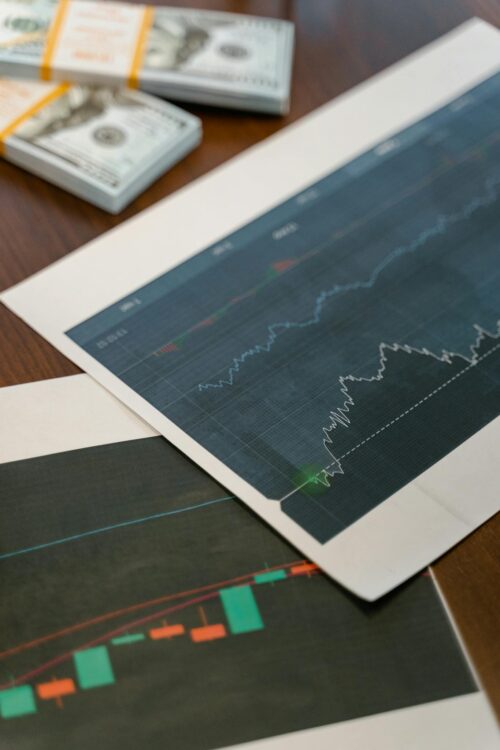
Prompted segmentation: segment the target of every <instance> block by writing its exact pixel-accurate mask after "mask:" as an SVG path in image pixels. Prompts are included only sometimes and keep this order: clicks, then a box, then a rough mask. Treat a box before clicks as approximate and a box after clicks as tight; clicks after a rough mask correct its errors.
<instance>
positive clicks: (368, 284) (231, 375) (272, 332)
mask: <svg viewBox="0 0 500 750" xmlns="http://www.w3.org/2000/svg"><path fill="white" fill-rule="evenodd" d="M499 181H500V180H499V179H498V178H493V177H490V178H489V179H488V180H486V182H485V188H486V195H483V196H477V197H475V198H473V199H472V200H471V201H470V202H469V203H467V204H466V205H465V206H464V207H463V208H462V209H461V210H460V211H457V212H456V213H453V214H440V215H439V216H438V217H437V219H436V221H435V223H434V224H433V225H432V226H431V227H428V228H427V229H424V230H423V231H422V232H421V233H420V234H419V235H418V237H416V238H415V239H414V240H413V241H412V242H410V243H409V244H408V245H400V246H399V247H396V248H394V250H392V251H391V252H390V253H389V254H388V255H386V256H385V258H383V259H382V260H381V261H380V263H378V265H376V266H375V268H374V269H373V271H372V273H371V274H370V276H369V277H368V279H366V280H365V281H353V282H351V283H349V284H335V285H334V286H333V287H331V288H330V289H326V290H324V291H322V292H320V294H319V295H318V297H317V298H316V302H315V305H314V312H313V315H312V316H311V317H310V318H309V319H308V320H304V321H302V322H290V321H286V322H281V323H272V324H271V325H270V326H268V329H267V330H268V338H267V341H266V343H265V344H256V345H255V346H253V347H252V348H251V349H248V350H247V351H246V352H243V354H241V355H240V356H239V357H235V358H234V359H233V364H232V365H231V366H230V367H229V369H228V375H227V378H221V379H220V380H218V381H217V382H215V383H200V384H199V385H198V390H199V391H205V390H209V389H210V388H223V387H224V386H226V385H228V386H231V385H233V384H234V381H235V377H236V375H237V374H238V373H239V371H240V369H241V367H242V365H244V363H245V362H246V360H247V359H249V358H250V357H254V356H255V355H256V354H267V353H269V352H270V351H271V349H272V347H273V345H274V343H275V341H276V339H277V338H278V336H279V335H280V334H281V333H283V331H286V330H290V329H292V328H293V329H300V328H308V327H309V326H313V325H317V324H318V323H319V322H320V320H321V315H322V312H323V308H324V306H325V303H326V302H327V300H329V299H330V298H331V297H334V296H335V295H337V294H340V293H342V292H353V291H358V290H360V289H371V288H372V287H373V286H374V284H375V283H376V281H377V280H378V278H379V276H380V275H381V273H382V272H383V271H385V269H386V268H387V267H388V266H389V265H391V264H392V263H393V262H394V261H395V260H397V259H398V258H400V257H401V256H403V255H409V254H410V253H413V252H415V251H416V250H418V249H419V248H420V247H422V245H425V243H426V242H427V241H428V240H429V239H430V238H431V237H435V236H437V235H439V234H444V233H445V232H446V230H447V229H448V227H449V226H450V225H452V224H456V223H457V222H458V221H463V220H464V219H468V218H469V217H470V216H471V214H473V213H474V212H475V211H477V210H478V208H481V207H482V206H487V205H490V204H491V203H493V202H494V201H495V200H496V198H497V191H496V186H497V185H498V184H499Z"/></svg>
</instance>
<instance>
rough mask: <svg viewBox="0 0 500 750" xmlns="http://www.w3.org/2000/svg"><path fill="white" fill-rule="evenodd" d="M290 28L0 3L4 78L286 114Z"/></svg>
mask: <svg viewBox="0 0 500 750" xmlns="http://www.w3.org/2000/svg"><path fill="white" fill-rule="evenodd" d="M293 40H294V26H293V24H292V23H290V22H289V21H282V20H276V19H272V18H260V17H256V16H248V15H242V14H234V13H219V12H213V11H203V10H192V9H191V10H189V9H184V8H169V7H161V6H160V7H152V6H147V5H136V4H129V3H122V2H107V1H106V0H97V2H96V1H95V0H0V71H1V73H2V75H5V76H15V77H21V78H30V79H31V78H42V79H43V80H58V81H65V80H71V81H74V82H78V83H98V84H104V85H114V86H122V85H128V86H130V87H138V88H141V89H142V90H144V91H148V92H150V93H153V94H158V95H160V96H164V97H166V98H172V99H180V100H184V101H190V102H199V103H202V104H214V105H218V106H226V107H234V108H237V109H249V110H259V111H263V112H269V113H284V112H286V111H287V110H288V106H289V94H290V76H291V68H292V57H293Z"/></svg>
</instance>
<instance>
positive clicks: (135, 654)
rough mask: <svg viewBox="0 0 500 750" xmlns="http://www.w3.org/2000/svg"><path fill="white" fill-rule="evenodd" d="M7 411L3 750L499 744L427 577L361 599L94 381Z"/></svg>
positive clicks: (24, 399) (0, 658)
mask: <svg viewBox="0 0 500 750" xmlns="http://www.w3.org/2000/svg"><path fill="white" fill-rule="evenodd" d="M49 407H50V408H49ZM69 414H71V415H73V420H72V421H70V420H69V419H68V415H69ZM0 415H1V418H2V419H1V421H2V424H3V425H4V424H8V425H9V429H10V427H12V428H14V429H15V431H14V433H13V434H11V439H10V440H9V444H8V445H7V444H6V443H5V444H4V443H2V445H1V446H0V483H1V486H2V506H1V508H0V515H1V523H0V528H1V533H0V570H1V576H0V580H1V587H2V604H3V606H2V609H1V613H0V624H1V626H0V634H1V635H0V674H1V677H0V736H1V737H2V746H5V747H18V746H19V747H23V748H25V750H42V749H43V750H45V748H47V747H61V746H63V745H65V744H66V743H67V741H68V737H70V738H71V747H72V748H74V750H88V748H89V747H92V746H95V747H100V745H101V743H102V737H103V736H106V747H107V748H109V750H113V748H120V750H136V748H142V747H147V748H149V749H150V750H160V749H161V750H163V748H165V747H166V746H173V747H175V748H176V750H212V749H214V750H215V748H221V747H233V748H236V747H238V748H251V749H252V750H260V748H262V749H263V750H264V748H271V749H272V750H290V748H295V747H297V748H303V747H304V746H305V745H307V747H310V748H314V749H315V750H326V749H327V748H331V747H332V746H333V745H335V746H337V745H339V746H342V748H348V749H349V748H356V750H359V748H361V747H367V746H369V747H371V748H374V749H375V750H377V749H378V748H380V749H382V748H383V749H384V750H400V748H401V747H408V746H410V745H411V744H412V743H414V741H415V738H416V737H418V743H419V747H425V748H428V749H429V750H448V748H449V747H450V745H451V746H452V747H453V748H456V750H470V748H471V747H474V748H476V747H480V748H481V749H482V750H489V748H491V749H492V748H494V747H496V742H497V732H496V727H495V723H494V720H493V718H492V714H491V712H490V709H489V707H488V704H487V701H486V699H485V697H484V694H483V693H482V692H481V691H480V690H479V689H478V687H477V684H476V682H475V679H474V676H473V674H472V672H471V670H470V668H469V666H468V664H467V661H466V658H465V656H464V653H463V652H462V650H461V648H460V644H459V642H458V640H457V639H456V636H455V634H454V631H453V628H452V626H451V624H450V622H449V620H448V618H447V615H446V612H445V610H444V608H443V605H442V603H441V601H440V598H439V595H438V592H437V591H436V588H435V586H434V584H433V580H432V578H431V577H430V576H429V575H426V574H424V575H419V576H417V577H416V578H414V579H413V580H412V581H411V582H409V583H407V584H405V585H404V586H402V587H401V589H400V590H399V591H397V592H395V593H394V594H393V595H391V596H389V597H387V598H386V599H385V600H384V601H383V602H381V603H379V602H377V603H375V604H366V603H365V602H361V601H360V600H358V599H355V598H354V597H352V596H350V595H349V594H347V593H346V592H345V591H344V590H343V589H342V588H340V587H339V586H337V585H335V584H334V583H332V582H331V581H330V580H329V579H328V578H327V577H326V576H323V575H321V574H320V573H319V571H318V569H317V568H316V566H314V565H312V564H310V563H308V562H307V561H306V560H304V559H302V558H301V557H300V555H298V553H297V552H296V550H293V549H292V548H291V547H289V546H288V545H287V544H286V543H285V542H284V541H283V540H281V538H280V537H278V536H277V535H276V534H274V532H273V531H272V530H271V529H269V528H267V527H266V526H265V525H264V524H262V523H261V522H260V521H259V520H258V519H256V518H255V517H254V516H253V515H252V514H250V513H248V512H247V510H246V509H245V508H244V507H243V506H242V505H240V504H239V503H238V502H237V501H236V500H235V499H234V498H233V497H231V496H228V495H227V493H226V492H225V490H223V489H222V488H221V487H220V486H218V485H217V484H216V483H215V482H214V481H213V480H212V479H211V478H210V477H209V476H208V475H206V474H205V473H204V472H202V471H201V470H200V469H198V468H197V467H196V465H195V464H193V463H192V462H190V461H188V460H187V459H186V458H185V457H184V456H183V455H182V454H181V453H180V452H178V451H177V450H176V449H175V448H174V447H173V446H171V445H170V444H168V443H167V441H165V440H163V438H161V437H158V436H157V435H156V433H155V432H154V431H153V430H152V429H150V428H148V427H147V426H145V425H144V424H143V423H142V422H140V421H139V420H138V419H136V418H135V417H134V416H133V415H132V414H131V413H129V412H128V411H127V410H126V409H125V408H124V407H123V406H122V405H121V404H120V403H119V402H117V401H115V400H114V399H113V398H112V397H111V396H109V395H108V394H107V393H106V392H105V391H104V390H103V389H102V388H101V387H100V386H99V385H97V384H96V383H95V382H94V381H92V380H91V379H90V378H88V377H87V376H86V375H80V376H74V377H71V378H62V379H59V380H53V381H47V382H42V383H32V384H29V385H23V386H14V387H11V388H4V389H1V390H0ZM14 415H15V419H13V416H14ZM6 420H7V422H6ZM92 425H93V426H94V430H92ZM5 432H6V430H4V433H5ZM79 439H80V442H79ZM47 592H50V596H47ZM35 604H36V606H34V605H35ZM138 716H140V718H141V720H140V721H138V720H137V717H138Z"/></svg>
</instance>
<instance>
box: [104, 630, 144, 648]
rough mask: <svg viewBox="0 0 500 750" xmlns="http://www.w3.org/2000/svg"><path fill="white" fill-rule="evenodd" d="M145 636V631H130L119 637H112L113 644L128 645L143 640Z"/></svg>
mask: <svg viewBox="0 0 500 750" xmlns="http://www.w3.org/2000/svg"><path fill="white" fill-rule="evenodd" d="M144 638H145V636H144V633H129V634H127V635H119V636H118V638H112V639H111V643H112V644H113V646H126V645H127V644H129V643H137V641H143V640H144Z"/></svg>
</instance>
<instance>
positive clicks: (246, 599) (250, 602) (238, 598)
mask: <svg viewBox="0 0 500 750" xmlns="http://www.w3.org/2000/svg"><path fill="white" fill-rule="evenodd" d="M219 596H220V598H221V601H222V606H223V607H224V612H225V615H226V617H227V621H228V623H229V630H230V631H231V633H232V634H233V635H237V634H238V633H250V632H252V631H253V630H262V628H263V627H264V623H263V621H262V617H261V616H260V612H259V608H258V606H257V602H256V601H255V597H254V595H253V591H252V588H251V587H250V586H234V587H231V588H228V589H221V590H220V591H219Z"/></svg>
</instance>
